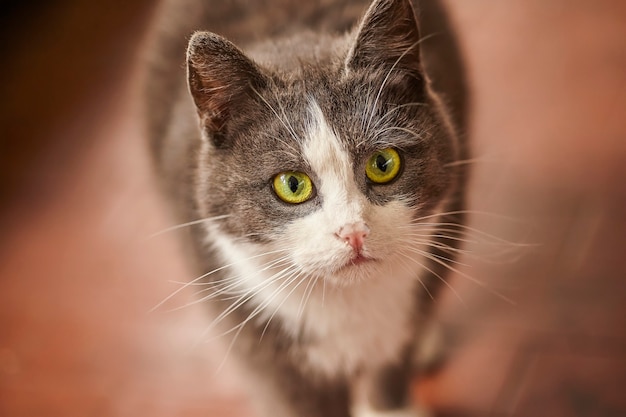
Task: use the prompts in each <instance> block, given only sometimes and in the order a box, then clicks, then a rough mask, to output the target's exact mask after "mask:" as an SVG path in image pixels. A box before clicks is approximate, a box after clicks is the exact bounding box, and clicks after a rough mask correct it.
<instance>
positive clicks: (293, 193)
mask: <svg viewBox="0 0 626 417" xmlns="http://www.w3.org/2000/svg"><path fill="white" fill-rule="evenodd" d="M274 192H275V193H276V195H277V196H278V197H279V198H280V199H281V200H283V201H284V202H286V203H290V204H300V203H304V202H305V201H307V200H308V199H310V198H311V197H313V183H312V182H311V178H309V176H308V175H306V174H304V173H302V172H292V171H287V172H281V173H280V174H278V175H276V176H275V177H274Z"/></svg>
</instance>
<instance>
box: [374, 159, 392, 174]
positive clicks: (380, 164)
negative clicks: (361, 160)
mask: <svg viewBox="0 0 626 417" xmlns="http://www.w3.org/2000/svg"><path fill="white" fill-rule="evenodd" d="M387 165H389V161H388V160H387V158H385V157H384V156H382V155H378V156H377V157H376V167H377V168H378V169H380V170H381V171H382V172H387Z"/></svg>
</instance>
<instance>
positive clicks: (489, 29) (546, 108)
mask: <svg viewBox="0 0 626 417" xmlns="http://www.w3.org/2000/svg"><path fill="white" fill-rule="evenodd" d="M83 3H85V4H83ZM446 4H447V5H448V6H449V8H450V11H451V15H452V17H453V20H454V22H455V24H456V26H457V28H458V32H459V34H460V38H461V45H462V49H463V53H464V54H465V56H466V59H467V62H468V67H469V78H470V82H471V86H472V89H473V91H474V100H473V113H472V119H471V120H472V129H471V131H472V139H473V143H474V153H475V156H476V160H475V162H474V163H473V164H472V166H473V169H474V176H473V179H472V183H471V193H470V194H471V209H472V210H473V211H474V214H473V215H472V226H473V227H475V228H476V229H477V230H478V231H480V232H476V233H473V234H471V236H470V238H471V240H472V242H471V243H470V244H469V245H468V247H467V248H468V249H469V250H471V253H470V255H469V256H468V257H467V259H466V260H465V261H466V263H469V264H471V265H470V266H463V267H460V272H461V273H462V274H457V276H456V277H455V279H454V281H453V286H454V288H455V290H456V292H457V293H458V297H457V296H456V295H455V294H453V293H452V292H449V293H448V294H446V296H445V297H443V298H442V299H441V300H440V306H441V310H442V316H443V317H444V319H445V321H446V323H448V325H449V326H450V327H451V328H453V329H456V330H457V332H456V333H457V334H459V335H462V336H463V337H462V338H460V339H458V340H457V341H456V342H455V343H454V345H453V348H452V352H451V360H450V363H449V364H448V365H447V366H446V367H445V368H444V369H443V370H442V372H441V373H440V374H438V375H436V376H434V377H432V378H429V379H428V380H427V381H423V382H421V383H419V384H417V383H416V387H415V392H416V396H420V397H421V398H422V399H423V400H425V401H428V402H430V403H431V404H433V405H434V406H435V407H436V408H437V409H438V410H440V411H441V413H442V415H450V416H538V415H549V416H602V417H610V416H622V415H626V397H624V396H623V391H624V389H625V388H626V356H625V355H626V334H625V328H626V276H625V272H626V214H625V213H626V186H625V185H624V181H625V179H626V123H625V122H624V119H625V117H624V109H626V94H625V93H626V3H624V2H622V1H620V0H614V1H610V0H599V1H594V2H590V1H587V2H583V1H577V0H574V1H571V0H570V1H566V0H550V1H543V0H510V1H507V2H499V1H494V0H473V1H471V2H468V1H463V0H447V1H446ZM35 5H36V4H35ZM153 6H154V5H153V4H152V2H150V1H147V0H146V1H142V2H132V5H129V3H128V2H120V1H118V2H109V3H106V4H104V3H103V4H102V5H96V4H94V5H89V4H88V3H86V2H78V1H69V0H68V1H65V2H63V1H60V2H57V3H54V4H52V5H51V4H45V5H44V4H41V5H39V7H32V8H27V6H24V5H22V6H13V8H12V9H10V10H8V11H7V12H5V14H4V15H3V20H4V22H5V23H4V24H3V25H2V28H3V29H2V39H3V40H4V41H5V42H6V45H7V47H6V48H5V50H6V52H5V55H4V58H5V59H3V68H2V72H1V73H0V75H2V90H1V91H2V103H1V106H2V107H1V108H0V109H1V110H2V111H1V113H2V114H1V116H0V117H1V119H0V120H1V121H2V122H1V124H0V128H1V129H2V131H1V135H0V172H1V173H2V177H1V178H0V203H1V209H2V211H1V212H0V415H2V416H73V415H76V416H85V415H93V416H137V415H151V416H154V417H156V416H200V415H202V416H228V415H233V416H240V415H247V414H245V413H246V412H247V407H246V403H245V398H244V397H243V396H242V394H241V392H240V391H239V390H238V384H237V380H236V375H235V372H234V371H233V370H232V369H231V367H230V365H228V364H227V365H226V367H225V368H224V369H223V370H222V371H221V372H220V373H218V374H217V376H215V373H214V370H215V368H216V366H217V365H218V364H219V363H220V362H221V359H222V358H223V356H224V355H223V352H220V351H219V350H217V349H216V348H215V347H214V346H213V344H211V343H205V342H204V341H203V340H202V339H201V338H200V337H199V336H198V335H200V334H201V333H202V330H203V328H204V326H205V325H206V321H205V318H204V316H203V315H202V314H201V310H200V309H199V308H197V306H194V307H189V308H185V309H181V310H176V311H169V308H170V307H175V306H181V305H183V304H185V303H186V302H188V301H189V300H191V298H190V294H189V293H184V294H182V295H181V296H180V297H178V298H176V299H175V300H172V301H171V302H170V303H168V306H167V308H161V309H158V310H156V311H155V312H151V308H152V307H153V306H155V305H156V304H157V303H158V302H159V301H160V300H162V299H163V298H164V297H166V296H167V295H168V294H170V293H171V292H172V291H174V290H175V289H176V288H178V285H177V284H175V283H172V282H171V281H172V280H173V281H176V280H178V281H181V280H184V279H185V277H188V276H189V275H188V272H187V271H185V269H184V266H183V264H182V262H180V259H179V256H178V255H179V250H180V249H179V248H178V247H177V245H176V243H175V241H174V240H173V239H170V236H169V235H167V234H165V235H161V236H158V237H155V238H148V236H150V235H151V234H152V233H154V232H156V231H159V230H161V229H163V228H165V227H167V226H169V225H171V224H172V221H171V220H169V219H168V218H167V217H166V216H165V214H164V213H163V211H162V209H161V208H160V202H159V200H158V198H157V197H156V193H155V191H154V185H153V183H152V179H151V177H150V172H149V165H148V160H147V157H146V154H145V151H144V148H143V143H142V135H141V125H140V121H139V114H138V101H137V99H138V94H137V85H138V82H137V77H138V68H139V67H138V60H137V56H138V54H137V52H138V51H140V49H141V48H140V45H141V44H140V40H141V36H142V34H143V33H144V29H145V24H146V22H148V21H149V19H150V15H151V12H152V9H153ZM468 277H469V278H468ZM472 280H480V282H484V283H485V284H484V286H483V284H477V283H475V282H473V281H472ZM494 293H497V294H500V295H503V296H505V297H507V298H509V299H511V300H512V301H513V303H510V302H507V301H504V300H503V299H502V298H501V297H499V296H498V295H496V294H494ZM199 341H200V343H198V342H199Z"/></svg>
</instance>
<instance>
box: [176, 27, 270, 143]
mask: <svg viewBox="0 0 626 417" xmlns="http://www.w3.org/2000/svg"><path fill="white" fill-rule="evenodd" d="M187 81H188V84H189V91H190V93H191V96H192V97H193V100H194V103H195V105H196V108H197V109H198V114H199V116H200V118H201V120H202V124H203V127H204V129H206V131H207V133H209V135H210V137H211V138H212V139H213V142H214V143H215V144H216V145H221V144H222V143H223V142H224V140H225V138H226V137H227V135H228V126H229V122H230V121H231V119H232V117H233V116H234V115H235V113H236V112H245V108H246V103H249V102H250V101H251V100H250V98H251V97H252V96H253V95H254V94H255V90H256V89H261V88H263V86H264V85H265V83H266V79H265V77H264V76H263V75H262V74H261V70H260V69H259V68H258V66H257V65H256V64H255V63H254V62H252V60H250V59H249V58H248V57H247V56H246V55H245V54H244V53H243V52H242V51H241V50H240V49H239V48H237V47H236V46H235V45H234V44H232V43H231V42H230V41H228V40H226V39H225V38H223V37H221V36H219V35H216V34H214V33H211V32H196V33H195V34H194V35H193V36H192V37H191V39H190V41H189V46H188V48H187Z"/></svg>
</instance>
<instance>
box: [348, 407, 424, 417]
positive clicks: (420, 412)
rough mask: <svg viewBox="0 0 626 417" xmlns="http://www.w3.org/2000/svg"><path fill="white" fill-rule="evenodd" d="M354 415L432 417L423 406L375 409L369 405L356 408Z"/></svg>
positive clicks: (357, 416) (355, 416)
mask: <svg viewBox="0 0 626 417" xmlns="http://www.w3.org/2000/svg"><path fill="white" fill-rule="evenodd" d="M352 417H432V414H431V413H430V412H428V411H426V410H425V409H423V408H421V407H415V406H414V407H411V408H403V409H400V410H373V409H371V408H368V407H362V408H358V409H355V410H354V412H353V413H352Z"/></svg>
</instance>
